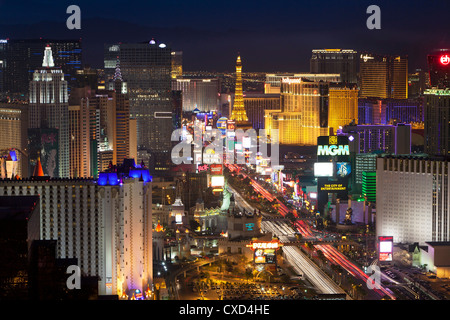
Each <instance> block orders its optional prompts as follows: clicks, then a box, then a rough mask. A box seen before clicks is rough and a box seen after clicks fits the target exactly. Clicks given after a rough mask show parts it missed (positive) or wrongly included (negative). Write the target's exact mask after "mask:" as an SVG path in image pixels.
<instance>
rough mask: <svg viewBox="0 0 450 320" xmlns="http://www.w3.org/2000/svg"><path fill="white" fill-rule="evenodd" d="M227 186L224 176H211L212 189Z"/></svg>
mask: <svg viewBox="0 0 450 320" xmlns="http://www.w3.org/2000/svg"><path fill="white" fill-rule="evenodd" d="M224 185H225V177H224V176H211V187H223V186H224Z"/></svg>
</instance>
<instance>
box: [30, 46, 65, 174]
mask: <svg viewBox="0 0 450 320" xmlns="http://www.w3.org/2000/svg"><path fill="white" fill-rule="evenodd" d="M28 114H29V122H28V124H29V128H30V129H46V128H51V129H54V130H57V131H58V147H57V155H55V158H56V159H57V160H56V162H57V164H55V165H56V167H57V168H58V169H57V170H56V172H54V171H50V170H49V171H47V167H44V171H46V172H52V173H48V174H49V175H51V176H52V177H61V178H62V177H69V174H70V164H69V162H70V159H69V93H68V84H67V81H66V80H65V79H64V72H63V70H62V69H60V68H56V67H55V64H54V61H53V55H52V49H51V47H49V46H47V47H46V48H45V51H44V59H43V62H42V68H40V69H38V70H36V71H35V72H34V73H33V80H32V81H31V82H30V92H29V113H28ZM37 156H38V155H37V154H30V160H34V159H35V158H36V157H37Z"/></svg>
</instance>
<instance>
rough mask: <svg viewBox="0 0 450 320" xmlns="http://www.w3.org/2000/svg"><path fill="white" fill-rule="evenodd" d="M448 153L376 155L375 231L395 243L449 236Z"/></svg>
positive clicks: (439, 239)
mask: <svg viewBox="0 0 450 320" xmlns="http://www.w3.org/2000/svg"><path fill="white" fill-rule="evenodd" d="M448 160H449V159H448V157H447V158H446V157H443V156H442V157H437V156H436V157H428V156H394V155H385V156H382V157H379V158H377V171H376V173H377V177H376V190H377V191H376V200H377V213H376V230H377V231H376V232H377V236H393V237H394V243H414V242H418V243H419V244H420V245H424V244H425V243H426V242H430V241H432V242H435V241H438V242H442V241H449V240H450V210H449V200H450V190H449V182H450V178H449V175H448Z"/></svg>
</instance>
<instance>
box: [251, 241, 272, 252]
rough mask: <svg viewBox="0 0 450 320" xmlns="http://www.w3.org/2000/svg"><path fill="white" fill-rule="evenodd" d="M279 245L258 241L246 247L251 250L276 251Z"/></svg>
mask: <svg viewBox="0 0 450 320" xmlns="http://www.w3.org/2000/svg"><path fill="white" fill-rule="evenodd" d="M279 245H280V243H279V242H278V241H258V242H252V243H251V244H250V245H248V247H250V248H251V249H252V250H257V249H278V247H279Z"/></svg>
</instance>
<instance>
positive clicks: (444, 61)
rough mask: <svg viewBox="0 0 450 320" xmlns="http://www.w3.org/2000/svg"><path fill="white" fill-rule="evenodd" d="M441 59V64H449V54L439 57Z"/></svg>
mask: <svg viewBox="0 0 450 320" xmlns="http://www.w3.org/2000/svg"><path fill="white" fill-rule="evenodd" d="M439 61H440V62H441V64H443V65H444V66H446V65H448V64H449V63H450V57H449V56H448V54H446V55H443V56H441V57H440V58H439Z"/></svg>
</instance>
